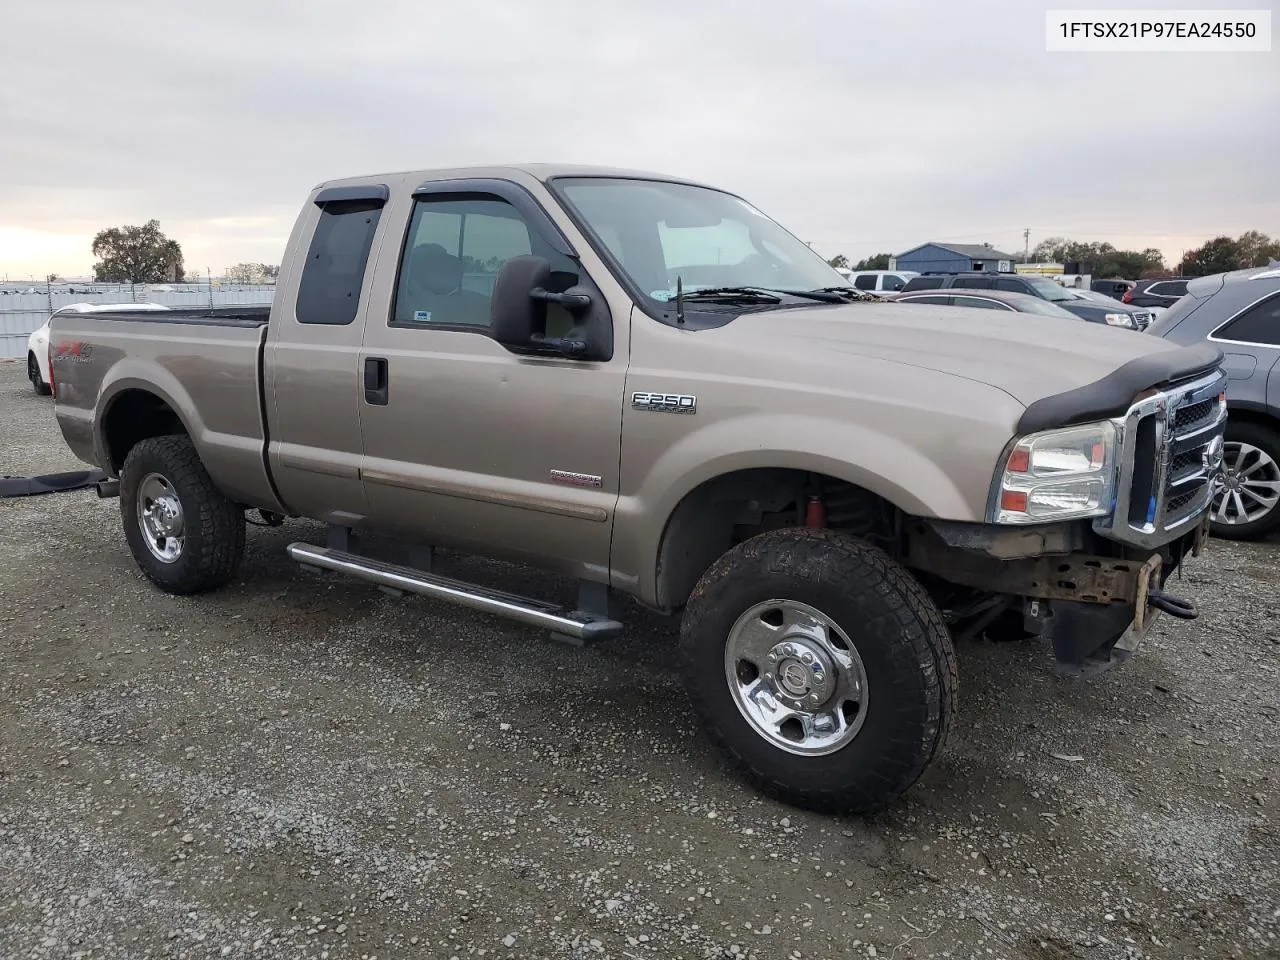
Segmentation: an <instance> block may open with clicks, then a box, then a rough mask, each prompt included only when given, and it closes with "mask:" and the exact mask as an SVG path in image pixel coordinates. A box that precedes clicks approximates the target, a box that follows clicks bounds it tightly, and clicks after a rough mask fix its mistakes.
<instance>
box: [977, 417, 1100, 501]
mask: <svg viewBox="0 0 1280 960" xmlns="http://www.w3.org/2000/svg"><path fill="white" fill-rule="evenodd" d="M1115 461H1116V428H1115V425H1114V424H1111V423H1109V422H1106V421H1103V422H1101V423H1090V424H1086V425H1084V426H1080V427H1067V428H1065V429H1063V430H1046V431H1044V432H1043V433H1032V434H1028V435H1027V436H1025V437H1021V438H1020V439H1019V440H1018V441H1017V442H1016V443H1015V444H1014V445H1013V448H1012V449H1011V450H1010V451H1009V454H1008V456H1007V457H1006V458H1005V462H1004V463H1003V464H1002V465H1001V467H1000V468H999V472H998V473H997V476H996V485H995V489H994V491H993V496H992V505H991V510H990V513H991V521H992V522H993V523H1048V522H1051V521H1054V520H1072V519H1076V518H1078V517H1097V516H1102V515H1104V514H1106V513H1109V512H1110V511H1111V506H1112V499H1113V494H1114V492H1115Z"/></svg>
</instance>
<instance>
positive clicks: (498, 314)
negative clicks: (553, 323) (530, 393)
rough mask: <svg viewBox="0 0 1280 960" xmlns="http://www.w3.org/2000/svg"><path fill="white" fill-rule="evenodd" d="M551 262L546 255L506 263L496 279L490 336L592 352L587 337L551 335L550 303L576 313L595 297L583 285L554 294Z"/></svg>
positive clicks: (513, 343)
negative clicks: (548, 307)
mask: <svg viewBox="0 0 1280 960" xmlns="http://www.w3.org/2000/svg"><path fill="white" fill-rule="evenodd" d="M550 279H551V264H550V263H549V262H548V261H547V259H546V258H545V257H536V256H532V255H528V256H519V257H512V258H511V259H510V260H508V261H507V262H506V263H504V264H503V265H502V269H501V270H499V271H498V276H497V277H496V278H495V279H494V282H493V296H492V299H491V301H490V305H489V329H490V335H491V336H492V337H493V339H494V340H496V341H498V343H500V344H502V345H503V346H504V347H510V348H513V349H517V350H521V349H524V350H534V351H537V352H545V353H559V354H563V355H565V356H570V357H576V356H581V355H584V354H586V353H587V352H588V349H589V347H590V345H589V344H588V343H587V341H586V340H581V339H568V338H558V337H548V336H547V335H546V333H547V305H548V304H551V303H556V304H559V305H560V306H562V307H564V308H565V309H566V310H568V311H569V312H570V313H572V314H580V313H582V312H583V311H586V310H587V309H589V308H590V307H591V297H590V296H589V295H588V294H587V293H585V292H584V291H583V289H582V288H581V287H574V288H573V289H572V290H571V291H570V292H568V293H553V292H552V291H550V290H548V289H547V287H546V285H547V282H548V281H549V280H550Z"/></svg>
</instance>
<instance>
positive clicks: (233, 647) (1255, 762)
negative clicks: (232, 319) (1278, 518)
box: [0, 364, 1280, 960]
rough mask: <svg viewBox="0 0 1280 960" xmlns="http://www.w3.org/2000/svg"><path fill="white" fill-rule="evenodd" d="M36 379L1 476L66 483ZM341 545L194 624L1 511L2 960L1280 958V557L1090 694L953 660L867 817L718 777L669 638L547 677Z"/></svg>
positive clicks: (497, 575)
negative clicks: (904, 779)
mask: <svg viewBox="0 0 1280 960" xmlns="http://www.w3.org/2000/svg"><path fill="white" fill-rule="evenodd" d="M22 374H23V370H22V368H21V366H20V365H18V364H0V473H9V474H29V473H38V472H52V471H56V470H64V469H75V468H76V466H77V464H76V462H75V461H74V460H73V459H72V458H71V456H70V454H69V453H68V452H67V450H66V449H65V447H64V446H63V444H62V441H61V438H60V436H59V435H58V433H57V431H56V427H55V424H54V420H53V412H52V403H51V402H50V401H49V400H48V399H47V398H37V397H35V396H34V395H32V393H31V391H30V390H29V388H28V385H27V384H26V382H25V380H24V379H23V376H22ZM320 532H321V531H320V529H319V528H318V527H317V526H316V525H314V524H309V523H303V522H290V523H287V524H286V525H285V526H284V527H283V528H280V529H270V530H268V529H257V528H251V532H250V538H249V550H248V554H247V557H246V560H245V563H244V566H243V568H242V573H241V576H240V579H239V582H237V583H236V584H234V585H233V586H232V587H230V588H228V589H226V590H223V591H221V592H219V593H217V594H214V595H209V596H204V597H200V598H191V599H178V598H174V597H170V596H166V595H164V594H162V593H160V592H158V591H157V590H155V589H153V588H151V587H150V586H148V585H146V584H145V583H144V582H143V581H142V579H141V578H140V576H139V574H138V572H137V570H136V569H135V567H134V565H133V563H132V561H131V560H130V558H129V555H128V552H127V550H126V548H125V545H124V539H123V536H122V534H121V532H120V523H119V515H118V507H117V504H116V503H115V502H114V501H99V500H97V499H96V498H95V497H94V496H93V494H92V493H87V492H79V493H71V494H61V495H51V496H43V497H31V498H24V499H10V500H0V684H2V688H0V957H4V958H15V960H16V958H26V957H41V958H44V957H49V958H53V957H59V958H61V957H68V958H90V957H93V958H98V957H101V958H130V960H132V958H146V957H157V958H158V957H166V958H177V957H190V958H197V957H200V958H203V957H262V958H289V960H294V958H333V960H338V958H374V957H377V958H379V960H391V958H418V957H421V958H441V960H448V958H451V957H457V958H459V960H462V958H468V957H490V958H508V957H519V958H532V957H539V958H540V957H547V958H597V957H601V958H604V957H611V958H627V960H648V958H664V960H665V958H685V957H688V958H725V957H728V958H735V957H736V958H760V960H771V958H782V960H797V958H798V960H809V958H837V957H864V956H874V957H887V958H894V960H909V958H924V957H956V958H962V957H964V958H968V957H975V958H977V957H981V958H1008V960H1067V958H1077V960H1111V958H1122V957H1123V958H1138V957H1141V958H1157V957H1209V958H1225V957H1276V956H1280V942H1278V941H1277V935H1278V934H1280V791H1277V782H1276V775H1275V765H1276V760H1277V756H1278V755H1280V746H1278V741H1280V738H1278V737H1277V722H1278V719H1280V717H1278V714H1280V694H1278V693H1277V689H1278V687H1280V646H1278V645H1277V644H1278V643H1280V620H1278V619H1277V616H1278V610H1280V603H1278V602H1277V594H1276V583H1277V579H1278V578H1280V570H1278V568H1277V563H1276V558H1277V556H1278V555H1280V544H1277V543H1272V544H1262V545H1248V546H1240V545H1233V544H1228V543H1222V542H1214V543H1213V544H1211V546H1210V550H1209V552H1208V554H1207V555H1206V556H1204V557H1201V558H1200V559H1199V560H1198V561H1194V562H1193V563H1192V565H1191V566H1190V568H1189V569H1188V570H1187V573H1186V579H1185V581H1184V588H1185V591H1186V592H1187V593H1188V594H1189V595H1191V596H1192V597H1194V599H1195V600H1196V601H1198V602H1199V604H1200V605H1201V611H1202V613H1201V617H1200V619H1199V620H1197V621H1195V622H1194V623H1191V624H1185V625H1184V624H1178V623H1173V622H1171V621H1169V620H1168V619H1167V618H1166V619H1165V620H1164V621H1162V622H1161V623H1160V624H1159V626H1158V627H1157V629H1156V630H1155V632H1154V634H1153V635H1152V636H1151V637H1149V638H1148V640H1147V642H1146V644H1145V645H1144V646H1143V648H1142V650H1141V651H1140V653H1139V655H1138V657H1137V658H1136V659H1135V660H1134V661H1133V662H1132V663H1131V664H1129V665H1128V666H1127V667H1126V668H1125V669H1123V670H1122V671H1119V672H1116V673H1113V674H1111V675H1109V676H1107V677H1104V678H1102V679H1101V680H1097V681H1094V682H1090V683H1080V682H1073V681H1066V680H1061V679H1058V678H1057V677H1055V676H1054V675H1053V674H1051V672H1050V671H1049V669H1048V663H1047V660H1046V657H1045V654H1044V652H1043V651H1042V650H1040V649H1039V648H1038V647H1036V646H1034V645H1030V644H1026V645H1022V644H1016V645H1008V644H1002V645H992V644H985V643H969V644H966V645H964V646H963V647H962V648H961V650H960V655H961V687H960V713H959V720H958V725H957V730H956V734H955V736H954V737H953V738H952V740H951V742H950V744H949V748H948V750H947V752H946V755H945V757H944V758H943V760H942V761H941V762H940V763H939V764H938V765H937V766H936V767H935V768H934V769H933V770H931V771H930V772H929V773H928V774H927V775H926V777H925V779H924V780H923V781H922V782H921V783H920V784H919V785H917V787H916V788H915V789H914V790H913V791H912V792H911V793H910V794H909V796H908V798H907V799H906V800H905V801H904V802H903V803H901V804H900V805H898V806H897V807H896V808H895V809H893V810H891V811H890V812H887V813H885V814H881V815H878V816H876V817H874V818H870V819H858V818H838V817H829V816H817V815H812V814H808V813H804V812H801V811H797V810H794V809H789V808H786V807H784V806H780V805H778V804H775V803H773V802H771V801H768V800H765V799H762V798H761V797H760V796H758V795H757V794H755V793H753V792H752V791H751V790H750V789H748V788H746V787H745V786H743V785H742V784H740V783H739V782H738V781H736V780H735V779H733V778H732V777H731V776H730V775H729V774H727V773H726V772H725V771H724V770H722V769H721V767H720V766H719V764H718V762H717V759H716V757H715V756H714V755H713V754H712V752H711V751H710V749H709V748H708V747H707V745H706V744H705V742H704V741H703V740H702V739H701V738H700V737H699V736H697V735H696V734H695V732H694V729H693V727H692V724H691V720H690V716H689V711H688V710H687V709H686V705H685V701H684V699H683V695H682V693H681V690H680V684H679V678H678V677H677V675H676V673H675V671H674V667H673V657H672V651H673V639H674V625H673V624H671V623H668V622H665V621H663V620H662V619H661V618H657V617H654V616H651V615H648V614H637V615H636V616H635V617H634V619H633V623H634V628H633V629H632V630H631V631H630V632H629V633H628V635H627V636H626V637H625V638H624V639H622V640H620V641H615V642H612V643H610V644H607V645H604V646H602V647H598V648H594V649H589V650H585V651H583V650H577V649H573V648H569V647H565V646H560V645H557V644H555V643H552V642H549V641H548V640H547V639H545V638H544V637H543V636H542V635H541V634H540V633H538V632H537V631H535V630H531V629H525V628H523V627H520V626H516V625H512V624H508V623H506V622H502V621H497V620H493V619H488V618H485V617H482V616H479V615H474V614H471V613H469V612H467V611H463V610H459V609H455V608H451V607H447V606H442V605H439V604H434V603H431V602H428V601H425V600H420V599H407V600H396V599H393V598H391V597H388V596H385V595H383V594H381V593H379V592H377V591H376V590H375V589H373V588H372V587H370V586H368V585H365V584H361V583H356V582H350V581H344V580H340V579H332V578H329V579H321V578H319V577H317V576H314V575H311V574H305V573H303V572H301V571H300V570H298V569H297V568H296V567H295V566H294V565H293V564H292V563H290V562H289V561H288V560H287V559H286V557H285V554H284V547H285V545H286V544H288V543H289V542H291V541H293V540H297V539H313V540H315V539H318V537H319V536H320ZM445 566H446V568H447V569H449V570H450V571H452V572H454V573H455V574H456V575H459V576H464V577H471V578H474V579H480V580H483V581H485V582H489V583H493V584H495V585H498V586H501V587H504V588H506V589H510V590H515V591H522V592H534V593H538V592H547V591H550V592H552V593H556V594H564V593H565V591H566V590H568V589H569V587H568V585H567V584H564V583H561V582H557V581H554V580H548V579H547V578H545V577H542V576H540V575H537V574H534V573H530V572H527V571H523V570H520V569H517V568H512V567H508V566H505V565H501V564H495V563H488V562H481V561H475V560H469V559H466V558H458V557H446V558H445Z"/></svg>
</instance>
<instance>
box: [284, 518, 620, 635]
mask: <svg viewBox="0 0 1280 960" xmlns="http://www.w3.org/2000/svg"><path fill="white" fill-rule="evenodd" d="M288 551H289V556H290V557H292V558H293V559H294V560H296V561H297V562H298V563H300V564H302V565H303V566H304V567H309V568H312V569H315V570H333V571H335V572H337V573H347V574H350V575H351V576H353V577H359V578H360V579H361V580H367V581H369V582H370V583H375V584H377V585H378V586H379V587H383V588H385V589H387V590H391V591H404V592H405V593H417V594H421V595H422V596H424V597H431V598H432V599H435V600H444V601H447V602H449V603H456V604H457V605H458V606H461V607H468V608H469V609H471V610H479V611H480V612H481V613H491V614H494V615H496V616H499V617H506V618H507V619H509V620H516V621H518V622H520V623H526V624H528V625H529V626H533V627H542V628H544V629H547V630H551V631H552V632H553V633H555V634H559V635H561V636H563V637H565V638H567V639H569V640H570V641H576V642H578V643H583V644H585V643H594V642H595V641H597V640H606V639H608V638H610V637H614V636H617V635H618V634H619V633H621V632H622V630H623V625H622V624H621V623H619V622H618V621H617V620H610V619H605V618H600V617H595V616H592V615H591V614H589V613H583V612H581V611H578V610H565V609H564V608H563V607H560V606H557V605H556V604H552V603H544V602H543V601H540V600H531V599H529V598H528V597H521V596H517V595H516V594H514V593H505V592H503V591H501V590H491V589H489V588H488V587H481V586H477V585H476V584H473V583H466V582H464V581H462V580H454V579H452V578H450V577H442V576H440V575H439V574H435V573H427V572H426V571H424V570H415V569H414V568H412V567H402V566H399V565H397V564H394V563H384V562H383V561H381V560H373V559H371V558H369V557H361V556H357V555H356V554H354V553H347V552H346V551H343V550H335V549H333V548H331V547H317V546H316V545H314V544H311V543H291V544H289V547H288Z"/></svg>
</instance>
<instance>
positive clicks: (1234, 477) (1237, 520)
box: [1213, 440, 1280, 527]
mask: <svg viewBox="0 0 1280 960" xmlns="http://www.w3.org/2000/svg"><path fill="white" fill-rule="evenodd" d="M1222 452H1223V456H1222V474H1221V476H1220V477H1219V478H1218V481H1217V486H1218V490H1217V493H1216V494H1215V495H1214V499H1213V520H1214V522H1215V523H1221V524H1225V525H1226V526H1232V527H1234V526H1239V525H1241V524H1246V523H1255V522H1257V521H1258V520H1261V519H1263V518H1264V517H1266V516H1267V515H1268V514H1270V513H1271V511H1272V510H1274V509H1275V508H1276V504H1277V503H1280V465H1277V464H1276V461H1275V460H1274V459H1273V458H1272V456H1271V455H1270V454H1269V453H1267V452H1266V451H1265V450H1263V449H1262V448H1261V447H1255V446H1254V445H1253V444H1251V443H1241V442H1240V441H1238V440H1236V441H1232V440H1228V441H1227V442H1226V443H1225V444H1224V445H1223V450H1222Z"/></svg>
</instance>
